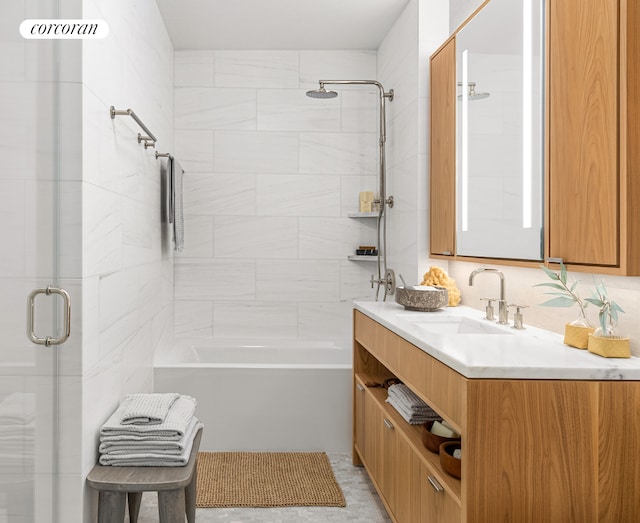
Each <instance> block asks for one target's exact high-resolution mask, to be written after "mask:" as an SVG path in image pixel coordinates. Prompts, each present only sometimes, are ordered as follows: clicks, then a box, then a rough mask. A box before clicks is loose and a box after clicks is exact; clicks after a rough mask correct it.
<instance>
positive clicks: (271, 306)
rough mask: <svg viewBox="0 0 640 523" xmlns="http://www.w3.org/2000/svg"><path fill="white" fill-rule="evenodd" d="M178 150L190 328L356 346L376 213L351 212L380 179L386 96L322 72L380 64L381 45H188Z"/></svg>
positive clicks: (179, 60)
mask: <svg viewBox="0 0 640 523" xmlns="http://www.w3.org/2000/svg"><path fill="white" fill-rule="evenodd" d="M174 61H175V65H174V85H175V138H176V141H175V149H176V155H177V156H178V158H179V159H180V161H181V162H182V164H183V166H184V168H185V171H186V174H185V182H184V183H185V215H186V226H185V229H186V233H185V250H184V252H183V253H181V255H179V256H178V257H177V258H176V264H175V296H176V305H175V333H176V336H178V337H249V338H265V337H268V338H300V339H305V338H306V339H311V338H312V339H315V340H318V339H320V340H327V341H334V342H338V343H340V344H343V345H344V344H347V345H346V346H349V345H348V343H349V341H348V340H349V336H350V322H351V315H350V313H349V309H350V304H349V301H350V300H352V299H354V298H366V297H369V296H371V289H370V286H369V284H368V280H369V277H370V274H371V272H373V270H374V265H373V264H372V263H370V262H366V263H363V262H359V263H358V262H351V261H348V260H347V259H346V257H347V255H349V254H352V253H354V251H355V248H356V247H357V246H358V245H360V244H372V243H375V220H374V219H368V220H358V219H351V218H348V217H347V213H348V212H349V211H356V210H358V193H359V191H362V190H375V188H376V187H377V178H376V175H377V158H378V152H377V136H378V131H377V130H378V124H377V122H378V120H377V108H378V103H377V97H376V91H373V90H370V89H367V88H365V89H362V88H359V89H353V88H344V89H340V90H339V91H340V96H339V97H338V98H335V99H332V100H315V99H311V98H309V97H307V96H305V92H306V91H307V90H308V89H315V88H317V87H318V80H319V79H321V78H323V77H324V78H328V77H330V78H333V79H335V78H338V79H339V78H346V79H353V78H356V79H359V78H361V79H369V78H375V76H376V52H375V51H322V50H318V51H290V50H287V51H219V50H216V51H213V50H205V51H187V50H185V51H182V50H180V51H176V52H175V60H174Z"/></svg>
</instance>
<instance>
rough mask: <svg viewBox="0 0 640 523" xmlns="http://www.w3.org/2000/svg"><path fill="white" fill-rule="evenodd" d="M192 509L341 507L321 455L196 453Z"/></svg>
mask: <svg viewBox="0 0 640 523" xmlns="http://www.w3.org/2000/svg"><path fill="white" fill-rule="evenodd" d="M196 506H197V507H199V508H213V507H293V506H305V507H319V506H324V507H344V506H346V503H345V500H344V495H343V494H342V490H341V489H340V486H339V485H338V483H337V481H336V478H335V476H334V475H333V470H332V469H331V464H330V463H329V458H328V457H327V455H326V454H325V453H324V452H199V453H198V482H197V495H196Z"/></svg>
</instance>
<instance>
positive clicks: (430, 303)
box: [395, 286, 449, 312]
mask: <svg viewBox="0 0 640 523" xmlns="http://www.w3.org/2000/svg"><path fill="white" fill-rule="evenodd" d="M395 295H396V303H399V304H400V305H403V306H404V308H405V309H407V310H410V311H426V312H429V311H437V310H438V309H441V308H442V307H446V306H447V304H448V303H449V291H447V289H445V288H444V287H436V286H428V287H427V286H424V287H422V288H421V287H420V286H418V287H413V288H412V287H408V288H405V287H396V292H395Z"/></svg>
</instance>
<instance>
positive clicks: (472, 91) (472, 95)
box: [458, 82, 489, 100]
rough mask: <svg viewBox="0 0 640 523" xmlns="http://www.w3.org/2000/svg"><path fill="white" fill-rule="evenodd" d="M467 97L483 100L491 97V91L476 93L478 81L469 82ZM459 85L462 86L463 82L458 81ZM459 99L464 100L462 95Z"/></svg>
mask: <svg viewBox="0 0 640 523" xmlns="http://www.w3.org/2000/svg"><path fill="white" fill-rule="evenodd" d="M468 86H469V87H468V92H467V98H468V99H469V100H483V99H485V98H489V93H476V83H475V82H469V84H468ZM458 87H462V82H458ZM458 100H462V95H461V94H459V95H458Z"/></svg>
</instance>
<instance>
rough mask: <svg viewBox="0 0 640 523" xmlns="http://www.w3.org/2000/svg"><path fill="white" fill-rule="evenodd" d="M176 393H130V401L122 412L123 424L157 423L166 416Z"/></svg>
mask: <svg viewBox="0 0 640 523" xmlns="http://www.w3.org/2000/svg"><path fill="white" fill-rule="evenodd" d="M179 396H180V395H179V394H177V393H175V392H174V393H167V394H130V395H128V396H127V397H126V398H128V399H129V400H130V401H129V403H128V405H127V407H126V408H125V409H124V412H123V413H122V424H123V425H129V424H133V425H144V424H148V425H159V424H160V423H162V422H163V421H164V420H165V418H166V417H167V413H168V412H169V409H170V408H171V405H173V403H174V402H175V401H176V400H177V399H178V397H179Z"/></svg>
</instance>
